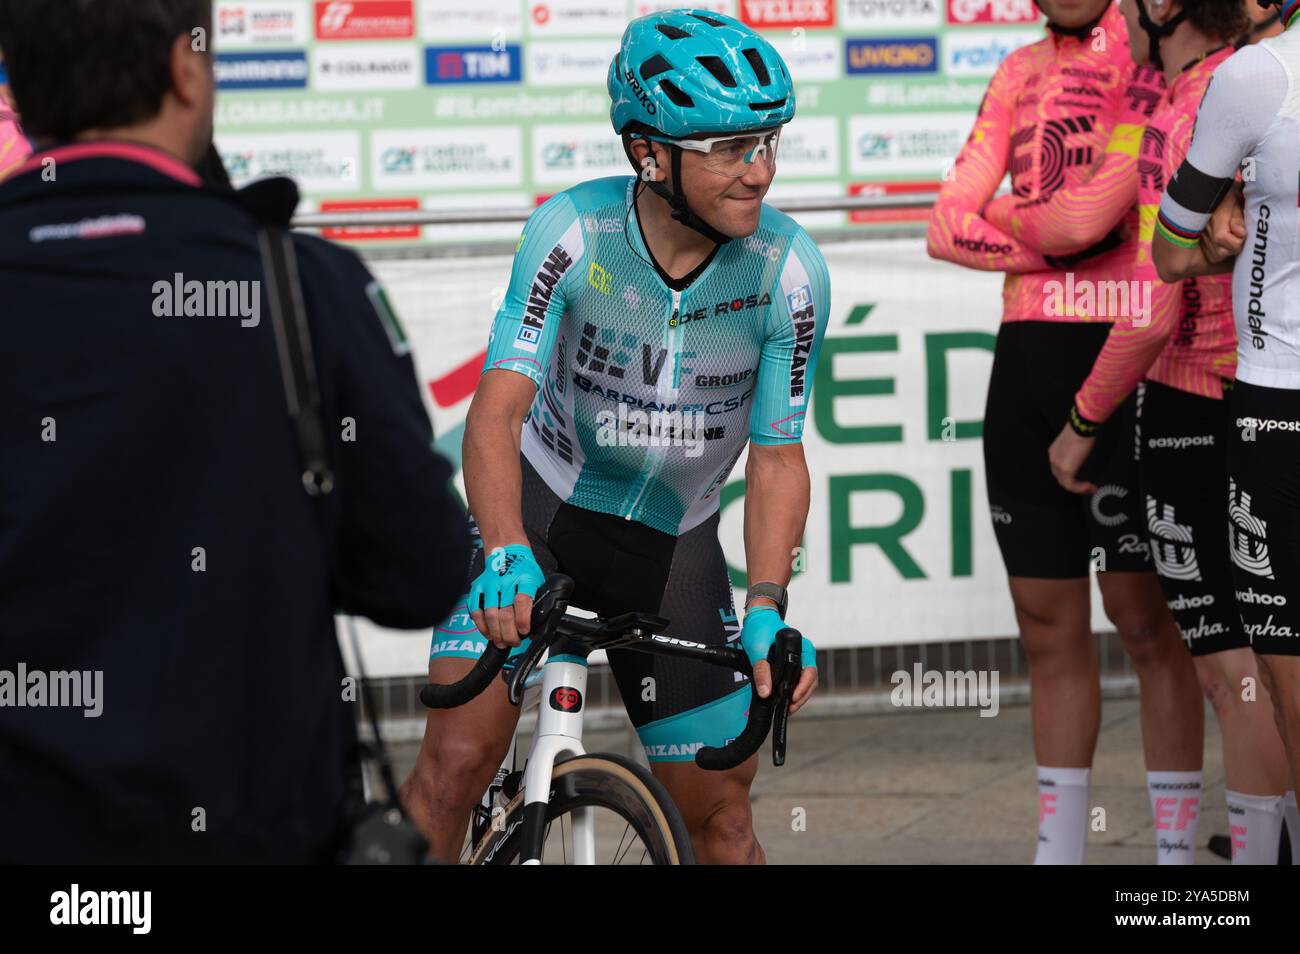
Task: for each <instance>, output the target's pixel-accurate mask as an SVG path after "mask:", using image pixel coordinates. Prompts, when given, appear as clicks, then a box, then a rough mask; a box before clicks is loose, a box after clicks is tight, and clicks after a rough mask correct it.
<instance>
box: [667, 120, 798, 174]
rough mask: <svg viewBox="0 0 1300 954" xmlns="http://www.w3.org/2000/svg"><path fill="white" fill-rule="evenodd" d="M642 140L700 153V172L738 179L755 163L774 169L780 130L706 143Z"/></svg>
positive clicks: (686, 140) (699, 141)
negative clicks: (701, 156)
mask: <svg viewBox="0 0 1300 954" xmlns="http://www.w3.org/2000/svg"><path fill="white" fill-rule="evenodd" d="M646 138H648V139H653V140H654V141H655V142H663V143H668V144H670V145H673V146H680V147H681V148H683V149H689V150H690V151H691V152H698V153H702V154H703V155H704V168H706V169H708V170H709V171H710V172H713V173H716V174H718V175H720V176H727V177H728V178H730V179H739V178H740V177H741V176H743V175H744V174H745V173H746V172H748V171H749V167H750V166H751V165H753V164H754V163H755V162H760V161H761V162H762V163H763V164H764V165H765V166H766V167H767V168H769V169H773V168H775V167H776V149H777V145H778V144H779V143H780V141H781V130H779V129H776V130H773V131H771V132H762V133H751V134H750V135H747V136H712V137H710V138H708V139H669V138H667V137H665V136H648V137H646Z"/></svg>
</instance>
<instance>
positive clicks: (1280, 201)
mask: <svg viewBox="0 0 1300 954" xmlns="http://www.w3.org/2000/svg"><path fill="white" fill-rule="evenodd" d="M1284 16H1285V17H1286V19H1287V22H1288V23H1289V24H1290V23H1294V22H1295V20H1296V19H1297V17H1300V3H1295V2H1291V3H1288V4H1287V6H1286V8H1285V10H1284ZM1196 129H1197V133H1199V135H1195V136H1194V137H1193V139H1192V144H1191V147H1190V149H1189V150H1188V154H1187V159H1186V161H1185V162H1184V163H1183V165H1182V167H1181V168H1180V169H1179V170H1178V173H1177V175H1176V176H1175V177H1174V178H1173V180H1172V181H1171V182H1170V183H1169V190H1168V192H1167V193H1166V194H1165V197H1164V199H1163V201H1162V202H1161V205H1160V218H1159V222H1158V229H1159V231H1160V234H1161V236H1162V237H1163V238H1165V239H1166V240H1167V241H1169V242H1172V243H1174V244H1177V245H1182V246H1184V247H1192V246H1193V245H1195V244H1196V242H1197V240H1198V238H1199V236H1200V234H1201V232H1202V230H1203V229H1204V228H1205V226H1206V224H1207V223H1208V222H1209V219H1210V215H1211V213H1212V212H1213V211H1214V209H1215V207H1216V206H1217V205H1218V202H1219V201H1220V200H1221V199H1222V197H1223V195H1224V194H1225V193H1226V192H1227V190H1228V189H1229V188H1231V186H1232V182H1233V178H1234V177H1235V176H1236V174H1237V170H1238V168H1239V167H1241V166H1242V160H1243V159H1247V160H1248V161H1247V163H1246V164H1245V166H1244V167H1242V179H1243V184H1244V188H1245V193H1246V210H1245V217H1246V244H1245V248H1244V249H1243V251H1242V253H1241V254H1240V255H1239V256H1238V257H1237V264H1236V269H1235V271H1234V273H1233V285H1232V289H1233V311H1234V312H1235V314H1236V324H1237V342H1238V349H1237V377H1238V379H1240V380H1241V381H1245V382H1248V383H1250V384H1254V385H1259V386H1261V387H1269V388H1287V389H1300V248H1297V227H1300V223H1297V178H1296V176H1297V169H1300V31H1297V30H1294V29H1287V31H1286V32H1285V33H1283V34H1281V35H1280V36H1276V37H1271V38H1269V39H1267V40H1263V41H1261V42H1260V43H1257V44H1255V45H1254V46H1248V47H1246V48H1245V49H1243V50H1241V51H1239V52H1238V53H1236V54H1235V55H1234V56H1232V57H1231V58H1230V59H1228V60H1227V62H1225V63H1224V64H1223V65H1221V66H1220V67H1219V68H1218V70H1216V71H1215V74H1214V80H1213V82H1212V83H1211V84H1210V86H1209V89H1208V90H1207V91H1206V94H1205V99H1204V101H1203V102H1202V104H1201V109H1200V114H1199V116H1198V117H1197V126H1196Z"/></svg>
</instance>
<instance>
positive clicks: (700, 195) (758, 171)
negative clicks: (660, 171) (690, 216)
mask: <svg viewBox="0 0 1300 954" xmlns="http://www.w3.org/2000/svg"><path fill="white" fill-rule="evenodd" d="M705 160H706V156H705V155H704V154H702V153H698V152H692V151H691V150H689V149H684V150H682V191H683V192H684V193H685V194H686V198H687V201H688V202H689V203H690V206H691V209H692V211H694V212H695V214H696V215H698V216H699V217H700V218H702V219H704V221H706V222H708V223H709V224H710V225H712V226H713V227H714V228H715V229H717V230H718V231H719V232H721V233H722V234H723V235H728V236H730V237H731V238H744V237H745V236H747V235H752V234H753V233H754V231H755V230H757V228H758V218H759V215H761V214H762V211H763V197H764V196H766V195H767V190H768V188H769V187H770V186H771V185H772V176H773V175H774V174H775V168H774V167H773V166H771V165H769V164H768V163H766V162H764V161H762V160H761V159H759V160H756V161H754V162H751V163H750V164H749V165H748V166H747V167H746V169H745V174H744V175H742V176H740V177H739V178H735V179H733V178H731V177H729V176H724V175H719V174H718V173H716V172H711V171H710V170H709V169H708V168H707V167H706V164H705Z"/></svg>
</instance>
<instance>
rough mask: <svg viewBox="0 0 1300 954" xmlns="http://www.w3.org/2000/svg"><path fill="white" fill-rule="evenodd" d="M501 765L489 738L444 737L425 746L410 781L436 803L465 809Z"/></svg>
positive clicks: (499, 757)
mask: <svg viewBox="0 0 1300 954" xmlns="http://www.w3.org/2000/svg"><path fill="white" fill-rule="evenodd" d="M500 764H501V753H500V752H498V751H497V746H495V745H494V744H493V743H492V740H490V739H478V738H474V737H470V736H460V737H444V738H440V739H438V740H437V741H436V742H435V743H434V744H432V745H426V746H425V748H424V750H423V751H422V752H421V755H420V758H419V760H418V761H417V762H416V765H415V770H414V771H413V772H412V773H411V779H410V780H409V784H410V785H411V786H412V787H413V788H417V789H419V790H420V792H421V794H422V795H423V796H424V798H425V799H426V800H427V801H429V802H431V803H433V804H435V805H441V806H445V807H447V808H454V809H457V810H459V809H461V808H465V809H466V810H467V809H468V807H469V806H471V805H473V803H474V802H476V801H477V800H478V798H479V796H481V795H482V794H483V790H484V789H485V788H486V787H487V784H488V783H489V782H490V781H491V778H492V775H493V773H494V772H495V771H496V770H497V768H498V767H499V766H500Z"/></svg>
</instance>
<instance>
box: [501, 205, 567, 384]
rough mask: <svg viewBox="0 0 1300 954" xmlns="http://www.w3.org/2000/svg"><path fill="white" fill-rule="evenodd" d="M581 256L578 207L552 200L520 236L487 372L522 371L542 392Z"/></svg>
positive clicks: (535, 213) (534, 216)
mask: <svg viewBox="0 0 1300 954" xmlns="http://www.w3.org/2000/svg"><path fill="white" fill-rule="evenodd" d="M582 253H583V236H582V222H581V218H580V217H579V215H578V213H577V209H576V207H575V206H574V204H573V201H572V200H571V199H570V198H569V197H568V196H567V195H565V194H564V193H560V194H559V195H556V196H553V197H552V198H551V199H550V200H548V201H547V202H546V203H545V204H544V205H542V206H541V207H540V208H538V209H537V211H535V212H534V213H533V214H532V215H531V216H530V217H529V219H528V222H527V223H526V224H525V225H524V231H523V234H522V235H520V236H519V245H518V246H517V248H516V250H515V261H514V265H513V266H512V267H511V269H510V284H509V285H508V286H507V287H506V294H505V299H504V300H503V301H502V303H501V307H500V309H499V310H498V311H497V314H496V317H495V318H494V319H493V321H492V333H491V335H490V336H489V338H488V349H487V358H486V360H485V361H484V362H483V370H484V371H492V370H506V371H517V372H518V373H520V374H522V375H524V376H526V377H527V378H529V379H530V380H531V381H532V382H533V384H534V385H536V386H537V387H541V384H542V376H543V375H544V374H545V368H546V361H547V358H548V357H549V356H550V353H551V350H552V349H553V348H554V347H555V340H556V337H557V336H558V335H559V332H560V319H561V317H562V316H563V315H564V310H565V307H566V296H567V294H568V291H567V290H568V289H569V288H570V287H571V286H572V283H573V276H574V275H575V274H577V273H578V272H579V271H580V261H581V259H582Z"/></svg>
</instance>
